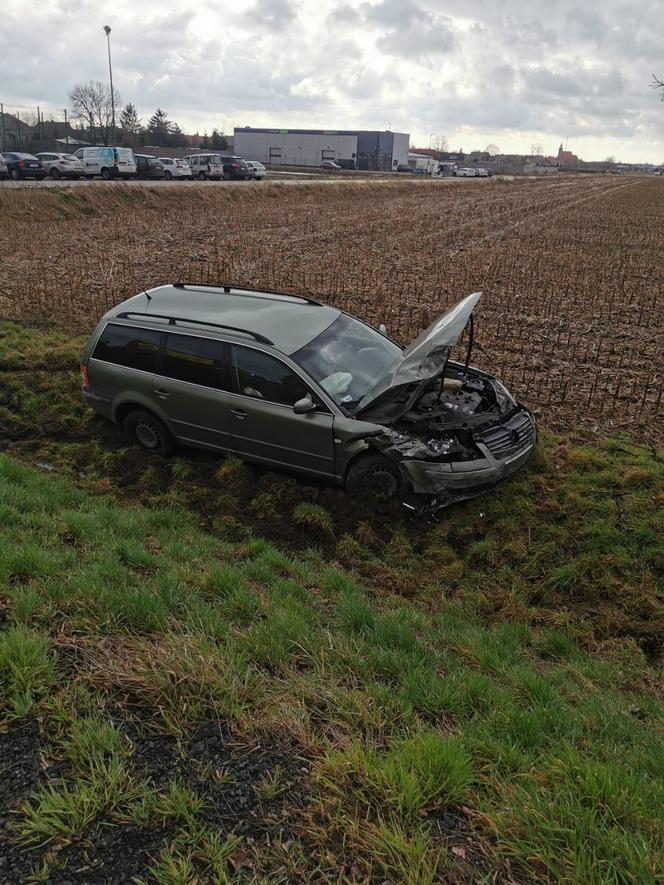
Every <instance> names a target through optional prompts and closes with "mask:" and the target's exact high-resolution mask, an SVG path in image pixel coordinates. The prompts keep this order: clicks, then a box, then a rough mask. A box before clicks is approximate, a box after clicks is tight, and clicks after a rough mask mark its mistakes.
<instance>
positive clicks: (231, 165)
mask: <svg viewBox="0 0 664 885" xmlns="http://www.w3.org/2000/svg"><path fill="white" fill-rule="evenodd" d="M221 161H222V163H223V165H224V178H225V179H226V181H249V179H250V178H251V172H250V171H249V167H248V166H247V161H246V160H245V159H244V157H226V156H222V158H221Z"/></svg>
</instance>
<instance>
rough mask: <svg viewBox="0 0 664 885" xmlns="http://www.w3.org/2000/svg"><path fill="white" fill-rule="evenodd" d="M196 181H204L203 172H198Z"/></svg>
mask: <svg viewBox="0 0 664 885" xmlns="http://www.w3.org/2000/svg"><path fill="white" fill-rule="evenodd" d="M198 180H199V181H205V172H199V173H198Z"/></svg>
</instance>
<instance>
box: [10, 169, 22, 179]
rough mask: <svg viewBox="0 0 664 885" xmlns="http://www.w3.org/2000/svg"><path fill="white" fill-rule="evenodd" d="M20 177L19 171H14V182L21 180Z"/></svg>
mask: <svg viewBox="0 0 664 885" xmlns="http://www.w3.org/2000/svg"><path fill="white" fill-rule="evenodd" d="M20 177H21V176H20V175H19V174H18V169H12V178H13V179H14V181H18V180H19V179H20Z"/></svg>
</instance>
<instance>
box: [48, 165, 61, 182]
mask: <svg viewBox="0 0 664 885" xmlns="http://www.w3.org/2000/svg"><path fill="white" fill-rule="evenodd" d="M49 174H50V176H51V178H52V179H53V181H57V180H58V178H60V170H59V169H56V168H55V166H54V167H53V168H52V169H51V171H50V173H49Z"/></svg>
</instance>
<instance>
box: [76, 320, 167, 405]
mask: <svg viewBox="0 0 664 885" xmlns="http://www.w3.org/2000/svg"><path fill="white" fill-rule="evenodd" d="M161 336H162V333H161V332H157V331H155V330H154V329H138V328H135V327H134V326H123V325H120V324H119V323H118V324H117V325H116V324H115V323H108V324H107V326H106V327H105V329H104V330H103V332H102V333H101V335H100V336H99V338H98V340H97V343H96V344H95V348H94V350H93V352H92V355H91V357H90V359H89V361H88V375H89V377H90V386H91V388H92V391H93V392H94V394H95V396H97V397H99V399H100V400H101V401H103V402H106V403H107V404H108V409H109V410H110V411H113V410H114V408H115V406H116V405H117V404H119V403H122V402H127V401H129V402H135V403H139V404H141V405H148V404H149V403H150V401H151V399H152V379H153V375H154V372H155V369H156V366H157V361H158V358H159V349H160V345H161Z"/></svg>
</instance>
